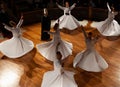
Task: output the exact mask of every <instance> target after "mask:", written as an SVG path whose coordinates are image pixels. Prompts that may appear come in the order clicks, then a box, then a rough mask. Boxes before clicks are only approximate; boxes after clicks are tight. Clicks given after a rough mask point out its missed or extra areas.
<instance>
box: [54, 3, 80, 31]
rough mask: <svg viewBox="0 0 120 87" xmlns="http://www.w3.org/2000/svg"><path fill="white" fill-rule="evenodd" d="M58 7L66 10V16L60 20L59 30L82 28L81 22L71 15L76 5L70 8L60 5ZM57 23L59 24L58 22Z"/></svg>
mask: <svg viewBox="0 0 120 87" xmlns="http://www.w3.org/2000/svg"><path fill="white" fill-rule="evenodd" d="M58 7H59V8H60V9H62V10H64V15H63V16H61V17H60V18H59V29H63V28H66V29H69V30H74V29H76V28H78V27H80V23H79V21H78V20H77V19H76V18H75V17H73V16H72V15H71V10H72V9H73V8H74V7H75V4H73V5H72V6H71V7H68V8H67V7H62V6H60V5H58ZM55 23H58V20H56V21H55ZM55 23H54V24H55Z"/></svg>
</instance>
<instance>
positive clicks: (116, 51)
mask: <svg viewBox="0 0 120 87" xmlns="http://www.w3.org/2000/svg"><path fill="white" fill-rule="evenodd" d="M85 29H86V31H88V32H89V31H92V32H94V34H97V33H98V32H96V29H93V28H91V27H90V26H89V25H88V26H85ZM40 30H41V24H40V23H36V24H32V25H28V26H23V36H24V37H25V38H28V39H30V40H32V41H33V42H34V45H35V46H36V44H40V43H44V42H45V41H41V40H40V36H41V32H40ZM51 30H52V29H51ZM61 37H62V39H64V40H66V41H69V42H71V43H72V44H73V55H71V56H69V57H68V58H67V59H66V60H65V65H64V68H65V69H67V70H71V71H74V72H76V75H75V81H76V83H77V84H78V87H120V39H117V40H113V41H109V40H106V39H102V40H100V41H98V42H97V44H96V46H95V47H96V50H97V51H98V52H99V54H101V55H102V56H103V58H104V59H105V60H106V61H107V63H108V64H109V67H108V69H106V70H104V71H103V72H99V73H95V72H87V71H84V70H82V69H79V68H73V67H72V63H73V59H74V57H75V56H76V54H77V53H79V52H80V51H82V50H84V49H85V48H86V46H85V42H84V37H83V34H82V32H81V31H80V30H75V31H73V32H67V33H63V32H61ZM51 38H52V36H51ZM1 42H2V41H1ZM0 57H1V58H3V59H1V60H4V61H11V62H14V63H16V64H18V65H22V66H24V74H23V75H22V76H21V80H20V82H19V85H20V86H21V87H41V82H42V78H43V75H44V73H45V72H47V71H50V70H53V63H52V62H50V61H47V60H46V59H45V58H44V57H42V55H41V54H39V53H38V51H37V50H36V47H35V48H34V49H33V50H32V51H31V52H29V53H27V54H26V55H24V56H22V57H20V58H17V59H9V58H8V57H6V56H4V55H3V54H2V53H0ZM0 71H1V70H0ZM6 84H7V83H6ZM68 87H69V84H68Z"/></svg>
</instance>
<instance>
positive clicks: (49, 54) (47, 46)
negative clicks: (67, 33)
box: [36, 29, 73, 61]
mask: <svg viewBox="0 0 120 87" xmlns="http://www.w3.org/2000/svg"><path fill="white" fill-rule="evenodd" d="M52 34H53V35H54V37H53V40H52V41H49V42H46V43H42V44H37V45H36V48H37V49H38V52H39V53H40V54H41V55H42V56H44V57H45V58H46V59H48V60H50V61H53V60H54V59H55V58H56V56H57V55H56V52H57V51H59V52H60V53H61V54H62V59H64V58H66V57H67V56H69V55H72V49H73V46H72V44H71V43H69V42H67V41H64V40H62V39H61V37H60V30H59V29H58V30H56V31H55V32H54V33H52ZM58 44H59V45H58ZM56 49H57V50H56Z"/></svg>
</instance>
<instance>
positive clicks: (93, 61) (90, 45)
mask: <svg viewBox="0 0 120 87" xmlns="http://www.w3.org/2000/svg"><path fill="white" fill-rule="evenodd" d="M82 31H83V34H84V37H85V42H86V47H87V48H86V50H83V51H82V52H80V53H78V54H77V55H76V56H75V59H74V61H73V66H74V67H79V68H82V69H83V70H86V71H91V72H101V71H103V70H105V69H106V68H108V64H107V62H106V61H105V60H104V59H103V57H102V56H101V55H99V54H98V52H97V51H96V50H95V48H94V44H95V43H96V42H97V39H98V37H94V38H93V37H92V32H89V33H88V34H87V33H86V32H85V30H84V29H83V27H82Z"/></svg>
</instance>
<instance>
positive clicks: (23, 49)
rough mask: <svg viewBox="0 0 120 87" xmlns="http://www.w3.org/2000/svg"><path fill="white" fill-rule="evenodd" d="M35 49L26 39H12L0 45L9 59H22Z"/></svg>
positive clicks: (0, 48) (0, 49)
mask: <svg viewBox="0 0 120 87" xmlns="http://www.w3.org/2000/svg"><path fill="white" fill-rule="evenodd" d="M33 48H34V44H33V42H32V41H30V40H28V39H26V38H24V37H20V38H18V37H12V38H11V39H9V40H6V41H4V42H1V43H0V51H1V52H2V53H3V54H4V55H6V56H7V57H9V58H17V57H21V56H23V55H25V54H26V53H28V52H29V51H31V50H32V49H33Z"/></svg>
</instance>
